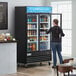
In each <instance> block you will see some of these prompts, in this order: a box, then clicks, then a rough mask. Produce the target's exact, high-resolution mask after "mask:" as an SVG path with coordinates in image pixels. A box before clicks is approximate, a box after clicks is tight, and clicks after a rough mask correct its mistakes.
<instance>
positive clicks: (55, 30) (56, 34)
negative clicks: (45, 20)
mask: <svg viewBox="0 0 76 76" xmlns="http://www.w3.org/2000/svg"><path fill="white" fill-rule="evenodd" d="M46 33H47V34H48V33H51V34H52V42H61V38H62V36H64V33H63V30H62V29H61V28H60V27H59V26H53V27H51V28H50V29H49V30H48V31H47V32H46Z"/></svg>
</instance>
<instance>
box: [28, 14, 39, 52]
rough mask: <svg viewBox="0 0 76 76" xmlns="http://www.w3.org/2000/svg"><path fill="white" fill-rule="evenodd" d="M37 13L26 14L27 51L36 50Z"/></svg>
mask: <svg viewBox="0 0 76 76" xmlns="http://www.w3.org/2000/svg"><path fill="white" fill-rule="evenodd" d="M37 17H38V16H37V14H28V15H27V52H33V51H37V50H38V26H37V24H38V19H37Z"/></svg>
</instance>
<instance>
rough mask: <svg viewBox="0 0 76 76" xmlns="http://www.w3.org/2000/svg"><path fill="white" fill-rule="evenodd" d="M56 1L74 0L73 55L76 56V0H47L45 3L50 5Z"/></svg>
mask: <svg viewBox="0 0 76 76" xmlns="http://www.w3.org/2000/svg"><path fill="white" fill-rule="evenodd" d="M54 1H55V2H56V1H72V57H75V58H76V0H51V1H50V0H48V1H47V0H45V3H44V5H46V6H50V2H54ZM66 51H67V50H66Z"/></svg>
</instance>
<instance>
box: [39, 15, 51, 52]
mask: <svg viewBox="0 0 76 76" xmlns="http://www.w3.org/2000/svg"><path fill="white" fill-rule="evenodd" d="M50 22H51V21H50V14H40V15H39V45H40V46H39V50H40V51H46V50H50V34H46V31H47V30H48V29H49V28H50Z"/></svg>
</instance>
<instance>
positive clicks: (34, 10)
mask: <svg viewBox="0 0 76 76" xmlns="http://www.w3.org/2000/svg"><path fill="white" fill-rule="evenodd" d="M26 8H27V13H52V7H49V6H28V7H26Z"/></svg>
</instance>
